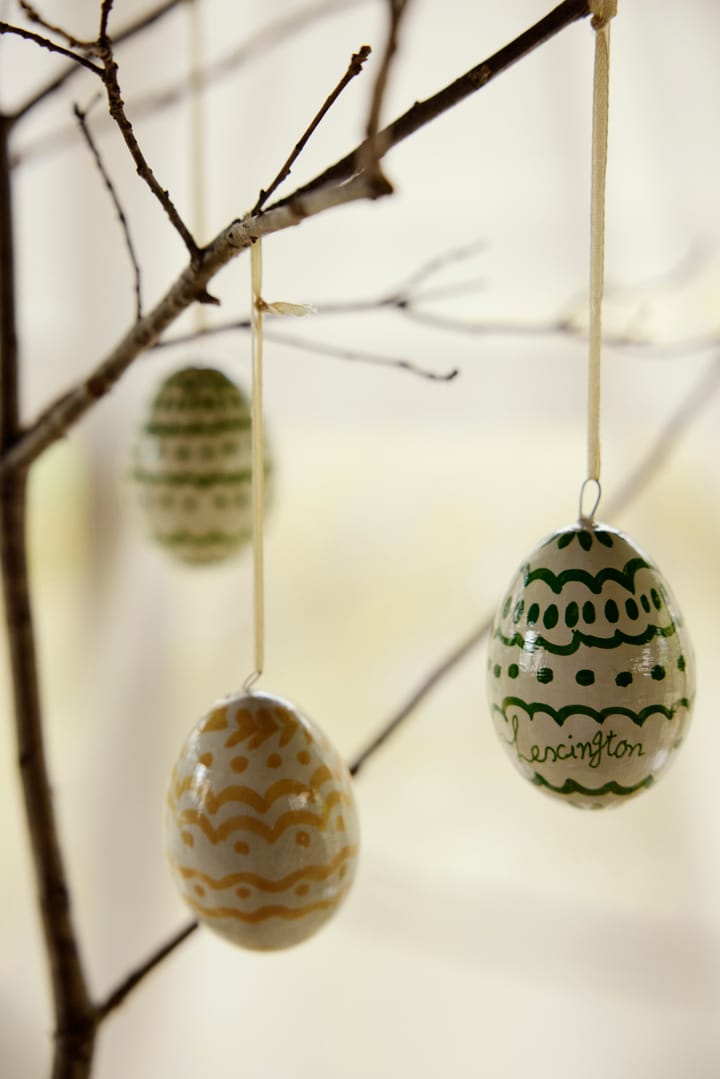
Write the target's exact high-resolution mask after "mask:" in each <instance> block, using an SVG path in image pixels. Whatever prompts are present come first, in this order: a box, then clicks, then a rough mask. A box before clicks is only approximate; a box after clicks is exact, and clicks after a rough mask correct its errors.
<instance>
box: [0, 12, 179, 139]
mask: <svg viewBox="0 0 720 1079" xmlns="http://www.w3.org/2000/svg"><path fill="white" fill-rule="evenodd" d="M185 2H186V0H164V2H163V3H161V4H158V6H157V7H156V8H153V9H152V10H151V11H148V12H147V14H145V15H142V16H141V17H140V18H139V19H136V20H135V21H134V22H132V23H130V24H129V25H128V26H126V27H125V29H124V30H121V31H120V32H119V33H117V34H116V35H115V37H114V39H113V42H114V45H115V47H116V48H117V46H118V45H121V44H123V43H124V42H126V41H129V40H130V39H131V38H134V37H135V36H136V35H137V34H140V33H142V32H143V31H144V30H147V28H148V27H149V26H152V25H153V23H156V22H158V21H159V20H160V19H162V18H163V17H164V16H165V15H167V14H168V13H169V12H171V11H173V10H174V9H175V8H176V7H179V6H180V4H184V3H185ZM76 70H77V68H76V67H74V66H73V65H71V66H69V67H67V68H65V70H64V71H61V72H60V74H59V75H57V76H56V77H55V78H54V79H51V81H50V82H48V83H47V84H46V85H45V86H43V87H42V88H41V89H40V90H36V91H35V93H34V94H32V96H31V97H29V98H28V99H27V101H26V102H25V103H24V104H23V105H21V106H20V108H19V109H17V110H16V111H15V112H14V113H13V116H12V122H13V124H17V122H18V121H19V120H22V118H23V117H24V116H27V114H28V113H29V112H32V110H33V109H34V108H35V106H36V105H39V104H40V103H41V102H42V101H45V100H46V99H47V98H49V97H50V96H51V95H52V94H54V93H55V92H56V91H57V90H59V89H60V88H61V87H62V86H64V85H65V83H66V82H67V80H68V79H69V78H71V76H72V75H74V74H75V72H76ZM69 130H70V131H72V132H74V130H75V129H74V128H70V129H69Z"/></svg>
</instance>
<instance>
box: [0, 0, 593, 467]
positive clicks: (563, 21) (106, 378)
mask: <svg viewBox="0 0 720 1079" xmlns="http://www.w3.org/2000/svg"><path fill="white" fill-rule="evenodd" d="M587 14H588V4H587V0H564V2H563V3H561V4H559V5H558V7H556V8H555V9H554V10H553V11H551V12H550V14H549V15H547V16H546V17H545V18H544V19H541V20H540V21H539V22H538V23H536V24H535V26H533V27H531V28H530V29H529V30H526V31H525V32H524V33H523V34H520V36H519V37H517V38H516V39H515V40H514V41H513V42H511V43H510V44H509V45H506V46H505V48H504V49H501V50H499V52H497V53H494V54H493V56H491V57H489V58H488V59H487V60H485V61H483V62H481V63H480V64H477V65H476V66H475V67H474V68H472V69H471V70H470V71H469V72H467V73H466V74H465V75H463V76H461V77H460V78H459V79H456V80H455V81H454V82H453V83H451V84H450V85H449V86H447V87H445V88H444V89H443V90H440V91H439V92H438V93H437V94H435V95H434V96H433V97H432V98H429V99H428V100H427V101H425V102H419V103H417V104H416V105H413V107H412V108H411V109H409V110H408V111H407V112H406V113H404V114H403V115H402V116H400V117H399V118H398V119H397V120H396V121H395V122H394V123H393V124H391V125H390V126H389V127H387V128H385V133H386V135H387V138H385V137H384V139H383V153H384V154H385V153H387V152H388V151H389V150H390V149H391V148H392V147H393V146H395V145H397V143H398V142H400V141H402V140H403V139H405V138H407V137H408V135H410V134H412V133H413V132H414V131H417V130H419V129H420V128H421V127H423V126H424V125H426V124H429V123H430V122H431V121H433V120H435V119H436V118H437V117H438V116H440V115H442V113H443V112H446V111H447V110H449V109H451V108H453V107H454V106H455V105H457V104H458V103H459V102H460V101H462V100H464V99H465V98H466V97H467V96H468V95H469V94H472V93H474V92H476V91H478V90H479V89H481V88H482V87H483V86H485V85H487V83H488V82H489V81H490V79H491V78H493V77H495V76H496V75H498V74H499V73H500V72H501V71H504V70H506V69H507V68H508V67H510V66H511V65H512V64H514V63H516V62H517V61H518V60H519V59H520V57H521V56H525V55H527V54H528V53H530V52H532V51H533V50H534V49H536V48H537V47H538V46H539V45H541V44H543V42H545V41H547V40H548V38H549V37H552V36H553V35H554V34H557V33H559V32H560V31H561V30H563V29H564V28H566V27H567V26H570V25H571V24H572V23H574V22H576V21H577V20H578V19H580V18H582V17H583V16H587ZM359 150H360V147H359V148H357V149H356V150H354V151H353V152H352V153H351V154H349V155H347V156H346V157H345V158H343V159H342V160H341V161H339V162H337V163H336V164H335V165H334V166H331V168H329V169H326V170H325V171H324V172H323V173H321V174H320V176H318V177H316V178H315V180H313V181H311V182H310V183H309V184H306V185H304V186H303V187H301V188H298V189H297V191H295V192H294V193H293V194H292V195H289V196H288V197H287V198H284V199H281V200H280V201H278V202H276V203H274V204H273V205H272V206H270V207H269V208H268V209H266V210H264V211H263V212H262V213H261V214H260V215H258V216H253V215H252V214H247V215H246V216H245V217H243V218H242V219H239V220H237V221H234V222H232V224H230V225H229V226H228V227H227V228H225V229H223V230H222V232H220V233H219V234H218V235H217V236H216V237H215V239H214V240H213V241H212V242H211V243H210V244H209V245H208V246H207V247H206V248H204V249H203V257H202V261H201V262H199V263H194V262H193V260H192V259H191V262H190V265H189V266H188V267H187V268H186V269H185V270H184V271H183V272H182V274H181V275H180V277H179V278H178V279H177V280H176V281H175V283H174V284H173V285H172V286H171V288H170V289H169V290H168V291H167V293H166V294H165V296H164V297H163V298H162V299H161V300H160V301H159V303H158V304H157V305H156V306H155V307H154V308H153V310H152V311H150V312H149V313H148V314H147V315H145V317H144V318H142V319H140V320H139V321H138V322H137V323H135V325H134V326H132V327H131V328H130V329H129V330H128V332H127V333H126V335H125V337H124V338H123V339H122V340H121V341H120V342H119V343H118V345H117V346H116V347H115V348H114V349H113V351H112V352H111V353H110V355H109V356H107V357H106V358H105V359H104V360H103V361H102V362H101V363H100V364H99V365H98V367H97V368H96V369H95V371H94V372H93V373H92V374H91V375H90V376H89V377H88V378H86V379H84V380H83V381H82V382H81V383H80V384H79V385H77V386H75V387H74V388H73V389H72V390H70V391H69V392H68V393H66V394H64V395H63V396H62V397H60V398H59V399H58V400H56V401H54V402H53V403H51V404H50V405H49V406H48V407H47V408H46V409H45V410H44V411H43V412H42V413H41V414H40V416H38V418H37V419H36V420H35V422H34V423H33V424H32V425H31V426H30V427H28V428H27V429H26V430H25V431H24V432H23V433H22V435H21V437H20V438H19V439H18V440H17V442H16V443H15V444H14V445H13V446H12V447H11V448H10V449H9V450H8V451H7V453H6V454H5V455H4V457H3V460H2V462H1V463H0V475H1V474H3V473H5V472H7V471H9V470H13V469H17V468H22V467H26V466H27V465H28V464H30V463H31V462H32V461H33V460H35V458H36V457H38V456H39V454H41V453H42V452H43V450H45V449H46V448H47V447H48V446H50V445H52V443H53V442H55V441H56V440H57V439H58V438H60V437H62V435H64V434H65V433H66V432H67V431H68V430H69V429H70V428H71V427H72V426H73V424H75V423H76V422H77V421H78V420H79V419H80V418H81V416H83V415H84V414H85V413H86V412H87V410H88V409H89V408H91V407H92V405H93V404H95V402H96V401H97V400H98V399H99V398H101V397H102V396H103V395H104V394H106V393H107V392H108V391H109V390H110V389H111V388H112V387H113V386H114V385H115V383H116V382H117V380H118V379H119V378H120V377H121V376H122V375H123V374H124V372H125V371H126V370H127V369H128V367H129V366H130V365H131V364H132V363H133V361H134V360H135V359H136V357H137V356H138V355H139V354H140V353H141V352H142V351H143V350H144V349H146V348H148V347H149V346H150V345H152V344H153V343H154V342H155V341H157V340H158V339H159V337H160V335H161V334H162V333H163V332H164V331H165V330H166V329H167V328H168V326H170V325H171V324H172V323H173V322H174V321H175V319H176V318H178V316H179V315H180V314H181V313H182V312H183V311H184V310H185V309H186V308H187V307H188V306H189V305H190V304H191V303H193V302H195V301H197V299H198V297H201V296H202V295H203V294H205V293H206V291H207V285H208V283H209V281H210V280H211V279H212V278H213V277H214V276H215V274H216V273H217V272H218V271H219V270H220V269H221V268H222V267H223V266H225V265H227V263H228V262H230V261H231V260H232V259H234V258H236V257H237V256H238V255H239V254H240V253H241V252H242V251H244V250H246V248H247V247H248V246H249V245H250V244H251V243H252V241H253V240H254V239H255V238H256V237H258V236H269V235H271V234H272V233H274V232H279V231H281V230H282V229H286V228H291V227H292V226H294V225H298V224H300V223H301V222H302V221H304V220H305V219H306V218H308V217H313V216H315V215H316V214H320V213H325V212H326V211H327V210H330V209H332V208H333V207H335V206H343V205H347V204H348V203H350V202H353V201H357V200H359V199H368V198H377V196H378V190H377V187H374V186H373V185H372V183H371V182H369V181H368V178H367V177H366V176H365V175H364V174H363V173H362V172H361V173H359V174H357V175H355V168H356V162H357V154H358V152H359ZM350 177H352V179H351V178H350ZM346 181H347V182H346Z"/></svg>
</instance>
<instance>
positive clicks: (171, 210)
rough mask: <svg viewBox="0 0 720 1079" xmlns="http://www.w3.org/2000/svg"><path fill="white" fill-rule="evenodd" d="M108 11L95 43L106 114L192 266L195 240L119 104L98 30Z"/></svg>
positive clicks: (106, 45)
mask: <svg viewBox="0 0 720 1079" xmlns="http://www.w3.org/2000/svg"><path fill="white" fill-rule="evenodd" d="M111 8H112V0H105V2H104V3H103V7H102V25H101V36H100V38H99V39H98V53H99V55H100V57H101V59H102V61H103V68H104V71H103V82H104V83H105V90H106V92H107V101H108V110H109V112H110V115H111V116H112V118H113V120H114V121H115V123H116V124H117V126H118V128H119V130H120V134H121V135H122V137H123V139H124V140H125V145H126V146H127V148H128V150H129V151H130V155H131V157H132V159H133V161H134V162H135V167H136V169H137V173H138V176H139V177H140V178H141V179H142V180H144V181H145V183H146V184H147V186H148V187H149V188H150V190H151V191H152V193H153V195H154V196H155V198H156V199H157V200H158V202H159V203H160V205H161V206H162V208H163V210H164V211H165V213H166V214H167V217H168V219H169V221H170V223H171V224H172V226H173V228H174V229H175V231H176V232H177V233H178V235H179V236H180V238H181V239H182V241H183V243H184V244H185V247H186V248H187V251H188V254H189V255H190V258H191V260H192V261H193V262H195V261H196V260H197V258H198V256H199V253H200V250H199V248H198V245H197V244H196V243H195V239H194V237H193V235H192V233H191V232H190V230H189V228H188V227H187V225H186V224H185V222H184V221H183V219H182V218H181V217H180V214H179V213H178V211H177V209H176V207H175V203H174V202H173V201H172V199H171V198H170V195H169V194H168V192H167V190H166V189H165V188H164V187H162V185H161V184H159V183H158V180H157V177H156V176H155V173H154V172H153V170H152V169H151V167H150V165H149V164H148V161H147V159H146V157H145V155H144V153H143V152H142V150H141V149H140V145H139V143H138V141H137V139H136V137H135V132H134V131H133V126H132V124H131V123H130V121H129V119H128V117H127V114H126V112H125V102H124V101H123V97H122V92H121V90H120V83H119V81H118V66H117V62H116V60H115V57H114V55H113V50H112V45H111V42H110V39H109V38H108V36H107V33H106V32H102V27H106V26H107V19H108V18H109V15H110V10H111Z"/></svg>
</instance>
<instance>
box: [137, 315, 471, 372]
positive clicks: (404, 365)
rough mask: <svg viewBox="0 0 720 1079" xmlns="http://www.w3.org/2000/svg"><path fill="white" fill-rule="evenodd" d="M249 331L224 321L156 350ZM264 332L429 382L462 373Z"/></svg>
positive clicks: (246, 323)
mask: <svg viewBox="0 0 720 1079" xmlns="http://www.w3.org/2000/svg"><path fill="white" fill-rule="evenodd" d="M249 329H250V320H249V319H238V320H237V321H236V322H224V323H222V325H219V326H205V327H203V329H202V330H195V331H193V332H192V333H184V334H178V335H177V336H175V337H169V338H165V339H164V340H162V341H157V342H156V344H154V345H153V346H152V347H153V348H154V349H161V348H177V347H179V346H182V345H189V344H192V343H193V342H195V341H200V340H203V339H204V338H206V337H216V336H219V335H220V334H223V333H237V331H238V330H240V331H243V330H244V331H247V330H249ZM263 332H264V334H265V337H266V338H267V339H268V341H274V342H275V343H276V344H279V345H288V346H289V347H290V348H297V349H300V350H301V351H302V352H312V353H314V354H315V355H317V356H333V357H335V358H336V359H339V360H348V361H350V362H355V363H364V364H368V365H370V366H374V367H385V368H388V367H389V368H395V369H396V370H400V371H407V372H409V373H410V374H412V375H417V376H418V377H419V378H424V379H428V380H429V381H431V382H451V381H452V380H453V379H454V378H457V376H458V375H459V374H460V372H459V370H458V368H457V367H453V368H451V370H449V371H430V370H428V369H427V368H426V367H421V366H420V365H419V364H417V363H413V361H412V360H405V359H401V358H399V357H397V356H382V355H380V354H379V353H377V352H364V351H362V350H360V349H350V348H341V347H340V346H339V345H330V344H328V343H327V342H326V341H311V340H308V338H306V337H298V336H296V335H294V334H285V333H278V332H276V331H275V330H264V331H263Z"/></svg>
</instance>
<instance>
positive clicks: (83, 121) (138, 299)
mask: <svg viewBox="0 0 720 1079" xmlns="http://www.w3.org/2000/svg"><path fill="white" fill-rule="evenodd" d="M74 112H75V116H76V117H77V121H78V123H79V125H80V130H81V131H82V133H83V136H84V138H85V141H86V143H87V144H88V147H89V149H90V153H91V154H92V155H93V158H94V159H95V164H96V165H97V167H98V171H99V173H100V176H101V177H102V181H103V183H104V184H105V187H106V188H107V191H108V193H109V195H110V198H111V199H112V202H113V206H114V207H115V212H116V213H117V216H118V219H119V221H120V227H121V228H122V231H123V236H124V237H125V246H126V248H127V252H128V255H129V257H130V262H131V264H132V269H133V277H134V281H135V317H136V318H138V319H140V318H142V288H141V272H140V263H139V261H138V257H137V252H136V251H135V245H134V244H133V239H132V235H131V233H130V225H129V224H128V219H127V217H126V215H125V211H124V210H123V208H122V204H121V202H120V199H119V198H118V194H117V191H116V190H115V185H114V184H113V182H112V180H111V179H110V176H109V175H108V171H107V169H106V168H105V164H104V162H103V159H102V157H101V155H100V151H99V150H98V148H97V146H96V144H95V142H94V140H93V137H92V135H91V134H90V128H89V127H88V123H87V112H84V111H83V110H82V109H81V108H80V107H79V105H75V107H74Z"/></svg>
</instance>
